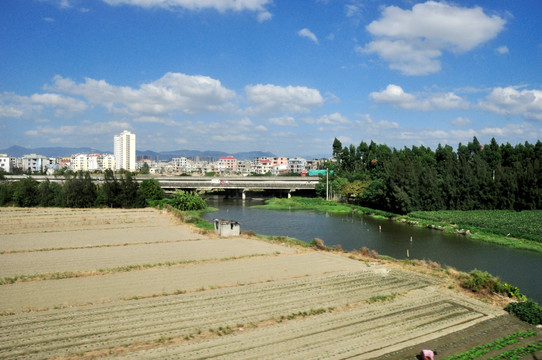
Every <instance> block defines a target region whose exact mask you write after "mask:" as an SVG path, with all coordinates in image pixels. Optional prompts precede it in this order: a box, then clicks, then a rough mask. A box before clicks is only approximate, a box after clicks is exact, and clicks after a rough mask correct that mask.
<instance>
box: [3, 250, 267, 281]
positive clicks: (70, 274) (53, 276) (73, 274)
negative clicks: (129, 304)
mask: <svg viewBox="0 0 542 360" xmlns="http://www.w3.org/2000/svg"><path fill="white" fill-rule="evenodd" d="M276 255H277V253H274V254H272V256H276ZM260 256H269V254H250V255H242V256H231V257H227V258H221V259H204V260H182V261H166V262H163V263H154V264H136V265H126V266H119V267H115V268H105V269H97V270H89V271H64V272H56V273H44V274H31V275H15V276H8V277H3V278H0V285H8V284H14V283H19V282H27V281H40V280H61V279H71V278H77V277H84V276H94V275H108V274H116V273H122V272H129V271H135V270H145V269H150V268H157V267H172V266H177V265H186V264H195V263H205V262H212V261H232V260H238V259H245V258H252V257H260Z"/></svg>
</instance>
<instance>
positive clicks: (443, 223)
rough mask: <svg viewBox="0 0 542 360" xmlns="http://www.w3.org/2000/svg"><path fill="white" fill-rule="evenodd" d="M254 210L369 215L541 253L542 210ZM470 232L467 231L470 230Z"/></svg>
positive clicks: (317, 202) (276, 204)
mask: <svg viewBox="0 0 542 360" xmlns="http://www.w3.org/2000/svg"><path fill="white" fill-rule="evenodd" d="M254 208H263V209H270V210H315V211H321V212H333V213H343V214H352V213H353V214H358V215H369V216H373V217H377V218H386V219H389V220H392V221H400V222H403V223H405V224H409V225H411V226H420V227H428V228H432V229H440V230H442V231H446V232H451V233H455V232H461V233H463V234H467V235H466V236H469V237H470V238H472V239H473V240H479V241H485V242H490V243H494V244H498V245H502V246H507V247H510V248H516V249H523V250H531V251H538V252H541V253H542V211H541V210H532V211H522V212H516V211H496V210H491V211H490V210H476V211H417V212H413V213H410V214H409V215H408V216H402V215H398V214H393V213H389V212H385V211H380V210H375V209H370V208H365V207H361V206H355V205H350V204H343V203H337V202H334V201H326V200H323V199H315V198H301V197H293V198H291V199H276V198H274V199H270V200H268V201H267V204H266V205H257V206H254ZM467 230H468V231H467Z"/></svg>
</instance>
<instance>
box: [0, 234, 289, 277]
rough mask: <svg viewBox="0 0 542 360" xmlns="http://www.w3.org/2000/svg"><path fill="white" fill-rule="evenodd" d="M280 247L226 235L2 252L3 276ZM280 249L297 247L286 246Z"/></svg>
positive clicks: (260, 251)
mask: <svg viewBox="0 0 542 360" xmlns="http://www.w3.org/2000/svg"><path fill="white" fill-rule="evenodd" d="M278 249H279V247H277V246H275V245H272V244H268V243H265V242H259V241H251V240H247V239H232V238H227V239H208V240H196V241H183V242H168V243H152V244H134V245H128V246H120V247H119V246H117V247H94V248H82V249H70V250H57V251H43V252H39V253H35V252H25V253H13V254H2V255H0V259H1V262H2V265H1V266H0V277H9V276H15V275H32V274H43V273H54V272H64V271H90V270H96V269H102V268H118V267H122V266H128V265H135V264H152V263H160V262H168V261H170V262H181V261H194V260H204V259H217V258H227V257H233V256H246V255H251V254H273V253H275V252H277V250H278ZM280 249H282V250H284V251H286V252H293V251H294V250H291V249H289V248H285V247H281V248H280Z"/></svg>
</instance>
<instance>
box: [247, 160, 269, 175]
mask: <svg viewBox="0 0 542 360" xmlns="http://www.w3.org/2000/svg"><path fill="white" fill-rule="evenodd" d="M271 165H272V162H271V160H269V159H267V158H256V160H255V161H254V167H253V169H252V170H253V171H254V172H255V173H256V174H260V175H264V174H267V173H268V172H271Z"/></svg>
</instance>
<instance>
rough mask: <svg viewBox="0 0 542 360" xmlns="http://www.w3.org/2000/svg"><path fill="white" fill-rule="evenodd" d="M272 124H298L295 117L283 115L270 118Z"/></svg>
mask: <svg viewBox="0 0 542 360" xmlns="http://www.w3.org/2000/svg"><path fill="white" fill-rule="evenodd" d="M268 121H269V122H270V123H271V124H274V125H278V126H297V123H296V121H295V119H294V118H293V117H291V116H282V117H276V118H271V119H269V120H268Z"/></svg>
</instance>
